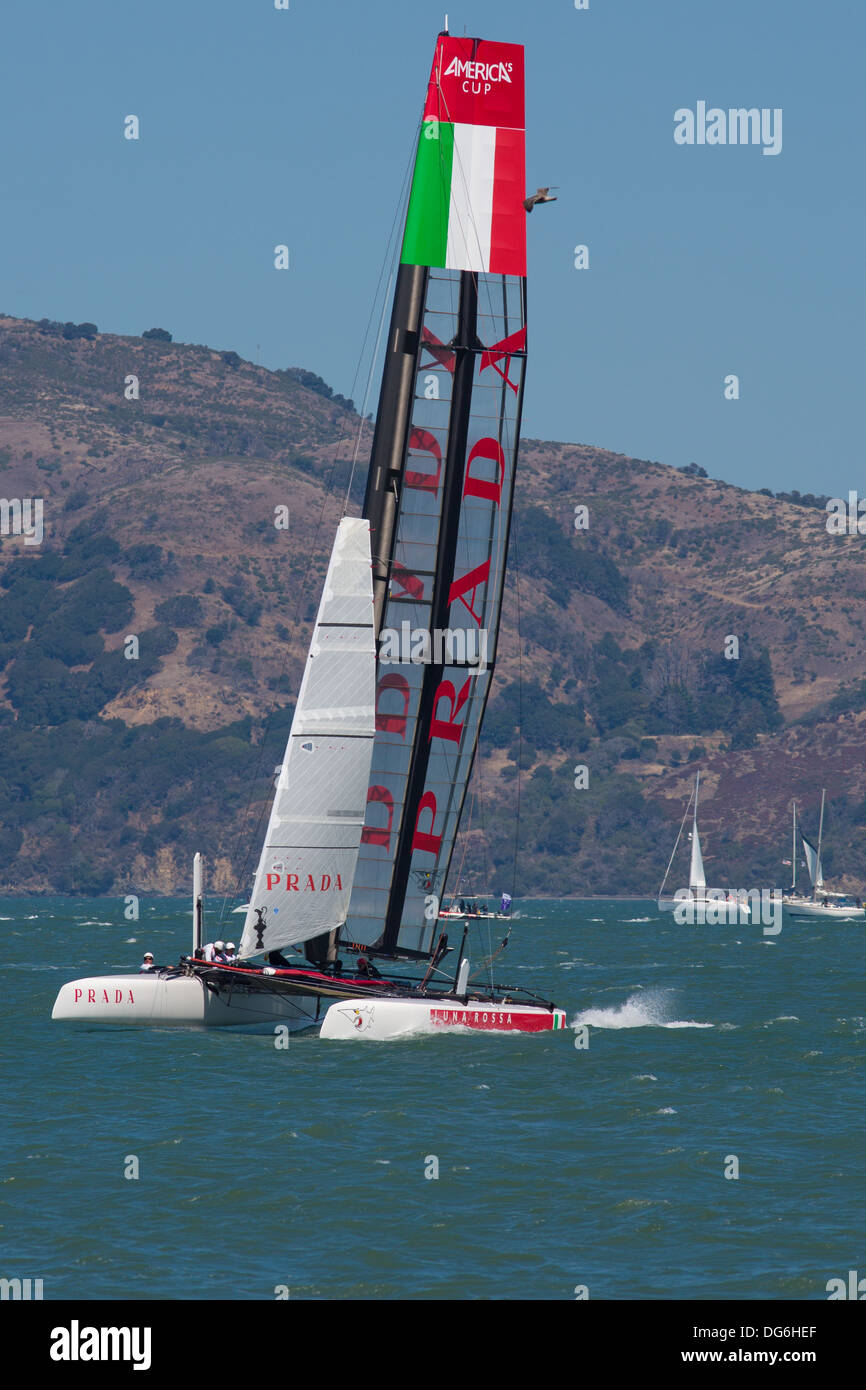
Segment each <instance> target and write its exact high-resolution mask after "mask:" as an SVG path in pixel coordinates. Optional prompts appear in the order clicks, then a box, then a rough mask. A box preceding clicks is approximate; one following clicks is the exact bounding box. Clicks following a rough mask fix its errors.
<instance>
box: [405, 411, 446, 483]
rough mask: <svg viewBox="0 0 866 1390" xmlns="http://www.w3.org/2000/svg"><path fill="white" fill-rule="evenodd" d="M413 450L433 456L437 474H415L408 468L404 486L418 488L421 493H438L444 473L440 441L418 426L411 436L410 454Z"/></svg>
mask: <svg viewBox="0 0 866 1390" xmlns="http://www.w3.org/2000/svg"><path fill="white" fill-rule="evenodd" d="M413 449H414V450H416V451H419V450H420V451H421V452H422V453H425V454H432V455H433V458H434V459H435V460H436V472H435V473H415V472H412V471H410V470H409V469H408V468H407V469H406V473H405V475H404V485H405V486H406V487H416V488H418V489H420V491H421V492H438V491H439V476H440V474H441V472H442V450H441V449H440V448H439V441H438V439H437V438H436V436H435V434H431V433H430V431H429V430H422V429H421V428H420V427H419V426H417V425H416V426H415V428H414V429H413V430H412V433H411V434H410V435H409V452H410V453H411V452H412V450H413Z"/></svg>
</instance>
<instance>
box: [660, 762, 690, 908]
mask: <svg viewBox="0 0 866 1390" xmlns="http://www.w3.org/2000/svg"><path fill="white" fill-rule="evenodd" d="M694 795H695V793H694V789H692V794H691V796H690V797H689V801H688V805H687V806H686V809H685V811H684V812H683V818H682V820H681V821H680V828H679V830H678V832H677V838H676V841H675V843H674V847H673V849H672V850H671V857H670V859H669V860H668V866H667V868H666V869H665V876H664V878H663V879H662V886H661V888H660V889H659V897H661V895H662V893H663V892H664V888H665V884H666V883H667V881H668V874H669V873H670V871H671V864H673V862H674V855H675V854H676V852H677V845H679V842H680V837H681V836H682V833H683V826H684V825H685V823H686V818H687V816H688V814H689V811H690V810H691V808H692V801H693V799H694Z"/></svg>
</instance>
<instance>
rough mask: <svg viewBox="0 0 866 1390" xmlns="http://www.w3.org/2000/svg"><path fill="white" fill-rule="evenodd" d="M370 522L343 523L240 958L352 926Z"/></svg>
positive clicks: (369, 638)
mask: <svg viewBox="0 0 866 1390" xmlns="http://www.w3.org/2000/svg"><path fill="white" fill-rule="evenodd" d="M371 563H372V562H371V558H370V524H369V522H368V521H365V520H361V519H356V518H354V517H347V518H346V519H345V520H343V521H341V522H340V525H339V528H338V530H337V538H336V540H335V541H334V548H333V550H332V552H331V559H330V563H329V565H328V574H327V578H326V580H325V588H324V591H323V593H322V601H321V603H320V605H319V612H318V616H317V618H316V626H315V629H314V631H313V638H312V642H311V643H310V651H309V655H308V656H307V665H306V668H305V670H304V676H303V680H302V681H301V689H300V692H299V694H298V703H297V706H296V708H295V714H294V718H293V720H292V727H291V731H290V733H289V741H288V744H287V747H286V755H285V758H284V760H283V765H282V768H281V771H280V776H279V780H278V782H277V789H276V795H275V797H274V804H273V806H272V808H271V817H270V820H269V822H268V829H267V833H266V835H265V844H264V848H263V850H262V856H261V859H260V860H259V866H258V870H257V872H256V881H255V887H254V889H253V894H252V898H251V899H250V905H249V908H248V909H247V915H246V919H245V921H244V930H243V935H242V938H241V948H240V955H241V956H247V957H248V956H253V955H256V954H258V953H259V952H261V951H275V950H279V949H280V948H281V947H283V946H291V945H295V944H297V943H298V942H301V941H307V940H308V939H309V938H310V937H313V936H318V935H320V933H322V932H327V931H331V930H332V929H333V928H335V927H338V926H340V925H341V924H342V923H343V922H344V921H345V919H346V913H347V911H348V907H349V897H350V895H351V892H352V879H353V877H354V873H355V863H356V861H357V858H358V849H359V846H360V843H361V830H362V828H363V825H364V816H365V812H366V803H367V787H368V784H369V780H370V764H371V761H372V756H373V739H374V735H375V701H376V646H375V638H374V633H373V579H372V567H371Z"/></svg>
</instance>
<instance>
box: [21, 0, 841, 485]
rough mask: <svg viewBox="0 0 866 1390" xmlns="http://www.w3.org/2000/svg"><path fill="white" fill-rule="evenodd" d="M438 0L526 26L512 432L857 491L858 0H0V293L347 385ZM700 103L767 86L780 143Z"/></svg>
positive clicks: (483, 29)
mask: <svg viewBox="0 0 866 1390" xmlns="http://www.w3.org/2000/svg"><path fill="white" fill-rule="evenodd" d="M446 4H447V5H448V9H449V13H450V21H451V28H452V31H453V32H463V30H464V27H465V28H466V30H467V31H468V32H469V33H476V34H481V35H482V36H485V37H489V38H499V39H504V40H508V41H512V42H522V43H524V44H525V45H526V48H527V116H528V175H527V185H528V187H529V188H530V189H534V188H535V187H536V186H537V185H538V184H542V183H553V184H558V185H559V186H560V187H559V201H558V202H557V203H555V204H552V205H551V206H549V207H545V208H541V209H538V210H536V212H535V213H533V215H532V218H531V219H530V226H529V230H530V249H529V257H530V289H529V309H530V365H529V374H528V378H527V393H526V406H525V413H524V432H525V433H526V434H528V435H533V436H535V437H541V438H549V439H567V440H574V441H578V442H581V443H588V444H594V445H599V446H602V447H606V448H610V449H615V450H620V451H622V452H624V453H630V454H633V455H636V456H638V457H641V458H648V459H658V460H660V461H662V462H665V463H672V464H678V465H679V464H684V463H689V462H690V461H692V460H694V461H695V462H697V463H699V464H702V465H703V466H704V467H705V468H707V470H708V471H709V473H710V474H711V475H712V476H715V477H721V478H724V479H726V480H728V481H730V482H735V483H739V484H742V485H744V486H749V487H761V486H768V487H772V488H773V489H783V488H791V487H797V488H800V490H801V491H818V492H830V493H833V494H836V495H844V494H845V493H846V492H847V490H848V488H849V487H853V488H857V487H860V488H861V490H863V491H866V478H864V476H863V468H862V462H861V460H862V448H861V437H862V433H863V427H862V421H861V405H860V403H861V398H862V394H863V392H862V379H863V375H864V351H863V340H864V334H863V323H864V308H866V306H864V297H866V296H864V273H863V251H862V248H863V245H864V231H866V228H864V208H863V205H864V197H863V151H862V131H863V113H862V109H861V108H862V101H861V93H862V90H863V82H862V71H861V69H862V53H863V49H864V39H866V7H864V6H863V5H861V4H857V3H854V0H848V2H847V3H846V2H845V0H822V3H820V4H818V3H808V0H726V3H724V4H717V3H709V0H660V2H659V3H652V0H620V2H619V3H617V2H615V0H590V8H589V10H588V11H581V12H579V11H576V10H575V9H574V3H573V0H534V2H530V0H465V3H464V5H463V7H462V8H460V7H458V6H456V5H455V4H454V0H442V3H441V4H440V3H437V4H427V3H419V0H413V3H411V4H409V3H407V2H406V0H402V3H400V0H367V3H359V2H358V0H291V8H290V10H289V11H288V12H278V11H276V10H275V9H274V8H273V0H210V3H207V4H205V3H201V2H200V3H197V4H193V3H190V2H189V0H186V2H185V3H184V0H180V2H179V0H141V3H137V4H129V3H125V4H122V3H118V0H110V3H109V0H83V3H82V4H77V5H70V4H62V3H59V0H54V3H49V4H47V5H40V4H25V3H22V0H18V4H17V5H16V6H14V8H13V7H7V9H6V11H5V13H4V16H3V19H2V30H0V33H2V48H3V53H4V60H5V61H4V80H3V84H2V90H0V108H2V116H0V118H2V129H3V137H2V155H0V159H2V181H3V189H4V194H5V197H4V204H5V206H4V213H3V218H2V226H0V310H2V311H3V312H5V313H9V314H20V315H23V316H25V317H29V318H41V317H43V316H46V317H49V318H56V319H63V320H65V319H74V320H76V321H79V320H84V319H89V320H92V321H94V322H96V323H97V324H98V325H99V327H100V328H101V329H103V330H106V331H112V332H117V333H140V332H141V331H142V330H143V329H145V328H149V327H152V326H155V325H156V326H160V327H165V328H168V329H169V330H170V331H171V332H172V333H173V334H174V336H175V338H176V339H178V340H181V341H186V342H196V343H207V344H209V345H210V346H212V347H217V348H233V349H235V350H236V351H238V352H240V353H241V354H242V355H243V356H244V357H249V358H251V359H252V360H255V359H256V356H257V353H258V355H259V359H260V360H261V361H262V362H263V363H265V364H267V365H268V366H271V367H282V366H289V365H303V366H306V367H309V368H311V369H312V370H314V371H316V372H319V373H320V374H321V375H322V376H324V377H325V378H326V380H327V381H329V382H330V383H331V385H333V387H334V388H335V389H336V390H338V391H341V392H343V393H345V394H354V396H355V399H356V400H358V401H360V399H361V397H362V394H363V382H361V384H357V383H355V384H354V386H353V378H354V375H355V371H356V367H357V363H358V360H359V354H360V352H361V348H362V343H363V340H364V334H365V331H366V327H367V321H368V317H369V315H370V311H371V307H372V305H373V302H374V297H375V292H376V285H377V280H378V277H379V272H380V268H381V265H382V261H383V256H384V254H385V250H386V245H387V241H388V237H389V234H390V231H391V227H392V224H393V220H394V216H395V212H396V211H397V207H398V200H399V195H400V189H401V185H402V181H403V178H404V175H405V171H406V167H407V162H408V160H409V158H410V155H411V151H412V145H413V141H414V134H415V129H416V125H417V121H418V118H419V115H420V110H421V105H422V101H423V95H424V88H425V83H426V79H427V74H428V71H429V65H430V59H431V55H432V51H433V44H434V40H435V35H436V32H437V30H438V29H439V28H440V27H441V25H442V18H443V13H444V8H445V5H446ZM699 100H705V101H707V103H708V104H709V105H710V106H712V105H717V106H719V107H722V108H728V107H732V106H747V107H752V106H756V107H770V108H775V107H781V108H782V110H783V147H782V152H781V154H779V155H778V156H777V157H768V156H765V155H763V154H762V153H761V150H760V148H755V147H732V146H728V147H710V146H704V147H697V146H695V147H680V146H677V145H676V144H675V143H674V140H673V130H674V112H675V111H676V110H677V109H678V108H681V107H691V108H692V109H694V107H695V105H696V103H697V102H698V101H699ZM131 113H134V114H136V115H138V116H139V117H140V120H141V139H140V140H139V141H137V142H133V141H127V140H124V138H123V119H124V117H125V116H126V115H128V114H131ZM278 243H286V244H288V246H289V247H290V251H291V259H292V266H291V269H290V270H289V271H288V272H284V273H281V272H278V271H276V270H274V269H273V247H274V246H275V245H276V244H278ZM579 243H585V244H587V245H588V246H589V248H590V269H589V270H587V271H576V270H575V269H574V268H573V248H574V247H575V245H577V244H579ZM728 373H736V374H737V375H738V376H739V378H740V393H741V394H740V399H739V400H738V401H726V400H725V399H724V396H723V382H724V378H725V376H726V374H728ZM374 399H375V392H374ZM371 408H372V406H371Z"/></svg>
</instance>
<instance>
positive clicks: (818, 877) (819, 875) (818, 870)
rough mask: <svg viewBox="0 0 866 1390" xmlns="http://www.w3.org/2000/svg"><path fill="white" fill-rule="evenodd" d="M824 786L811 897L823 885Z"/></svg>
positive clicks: (815, 894) (815, 896) (814, 895)
mask: <svg viewBox="0 0 866 1390" xmlns="http://www.w3.org/2000/svg"><path fill="white" fill-rule="evenodd" d="M825 795H826V788H825V787H822V788H821V817H820V820H819V821H818V862H817V864H816V865H815V886H814V893H813V897H814V898H816V899H817V897H818V889H819V888H823V887H824V866H823V864H822V863H821V839H822V836H823V834H824V797H825Z"/></svg>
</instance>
